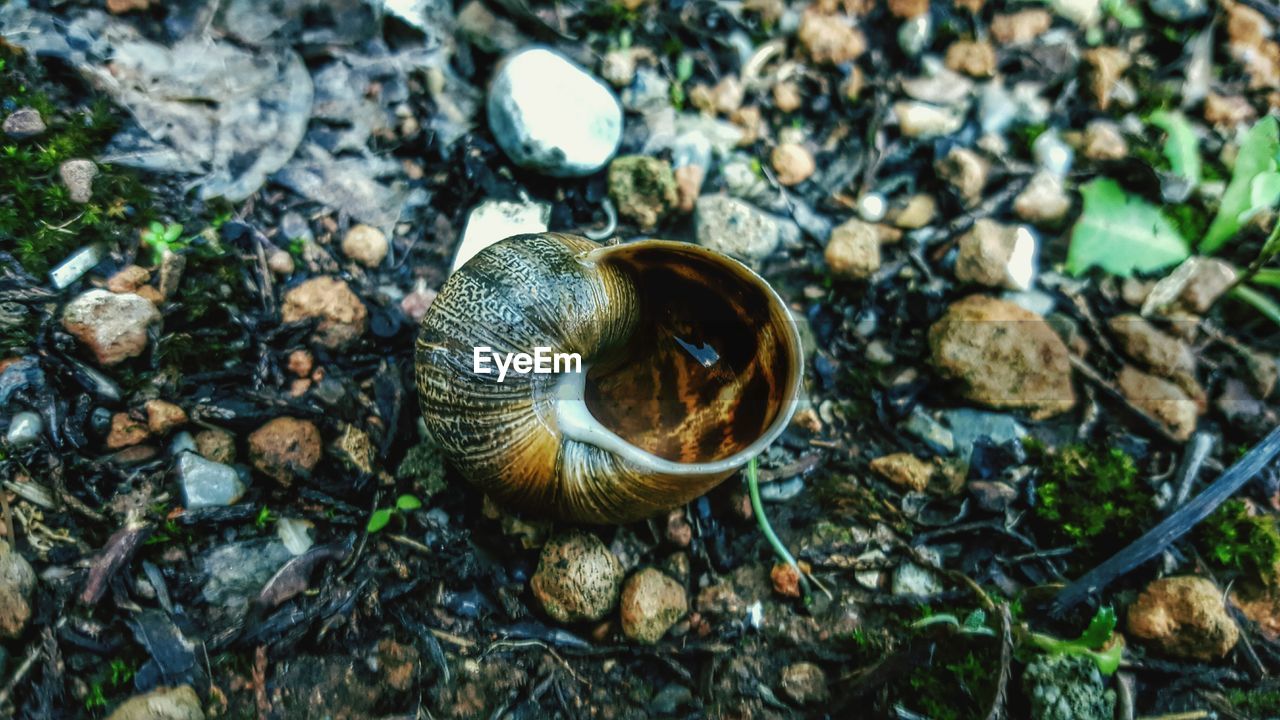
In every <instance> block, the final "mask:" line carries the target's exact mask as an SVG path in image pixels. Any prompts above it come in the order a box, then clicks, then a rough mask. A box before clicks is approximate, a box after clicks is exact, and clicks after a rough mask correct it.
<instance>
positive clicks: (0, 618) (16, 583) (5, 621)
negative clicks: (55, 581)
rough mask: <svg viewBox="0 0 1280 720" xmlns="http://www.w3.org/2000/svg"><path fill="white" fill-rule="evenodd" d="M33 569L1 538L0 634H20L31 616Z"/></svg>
mask: <svg viewBox="0 0 1280 720" xmlns="http://www.w3.org/2000/svg"><path fill="white" fill-rule="evenodd" d="M35 588H36V572H35V570H32V569H31V563H29V562H27V560H26V558H24V557H22V555H21V554H20V553H18V551H17V550H14V549H13V548H11V547H9V543H7V542H4V541H3V540H0V637H4V638H9V639H12V638H16V637H20V636H21V635H22V632H23V630H25V629H26V627H27V622H29V621H30V620H31V593H32V592H34V591H35Z"/></svg>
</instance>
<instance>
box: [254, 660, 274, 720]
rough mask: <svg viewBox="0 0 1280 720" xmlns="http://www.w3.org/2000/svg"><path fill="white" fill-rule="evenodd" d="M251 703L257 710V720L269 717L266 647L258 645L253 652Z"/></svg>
mask: <svg viewBox="0 0 1280 720" xmlns="http://www.w3.org/2000/svg"><path fill="white" fill-rule="evenodd" d="M253 701H254V704H255V705H256V706H257V708H258V720H267V719H268V718H270V717H271V698H270V697H269V696H268V695H267V646H266V645H259V646H258V647H257V649H256V650H254V652H253Z"/></svg>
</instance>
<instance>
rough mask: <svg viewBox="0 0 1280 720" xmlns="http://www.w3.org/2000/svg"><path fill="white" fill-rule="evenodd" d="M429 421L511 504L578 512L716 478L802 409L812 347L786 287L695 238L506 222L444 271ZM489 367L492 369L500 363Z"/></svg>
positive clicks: (426, 395)
mask: <svg viewBox="0 0 1280 720" xmlns="http://www.w3.org/2000/svg"><path fill="white" fill-rule="evenodd" d="M476 348H490V349H491V351H490V352H492V353H498V354H505V353H529V354H533V353H534V352H535V349H537V348H546V349H547V350H548V351H549V352H550V353H577V354H578V355H579V356H580V357H581V368H580V371H578V372H559V373H541V374H540V373H534V372H529V373H523V374H516V373H511V374H508V375H507V376H506V377H505V379H504V380H503V382H498V379H497V373H495V372H490V373H477V372H476V371H475V370H476V365H475V359H476V356H475V352H476ZM416 362H417V380H418V394H419V398H420V400H421V403H422V411H423V415H424V418H425V421H426V425H427V428H428V430H429V432H430V434H431V436H432V437H433V438H434V439H435V441H436V443H437V444H439V446H440V447H441V449H442V450H443V452H444V454H445V456H446V457H447V458H448V459H449V460H450V461H451V462H452V463H453V464H454V466H455V467H456V468H457V469H458V470H459V471H460V472H461V473H462V474H463V475H464V476H465V477H466V478H468V479H469V480H470V481H471V482H472V483H473V484H475V485H476V486H478V487H479V488H480V489H482V490H483V491H484V492H485V493H488V494H489V496H490V497H492V498H493V499H494V500H496V501H498V503H499V504H501V505H504V506H506V507H509V508H512V509H516V510H522V511H528V512H531V513H534V514H538V515H543V516H550V517H553V518H558V519H563V520H570V521H576V522H595V523H618V522H629V521H632V520H637V519H641V518H645V517H648V516H651V515H653V514H655V513H657V512H659V511H662V510H665V509H669V508H672V507H675V506H678V505H680V504H683V503H686V502H688V501H690V500H692V499H694V498H697V497H698V496H700V495H702V494H704V493H706V492H707V491H708V490H710V489H711V488H713V487H715V486H716V485H717V484H719V483H720V482H721V481H722V480H724V479H725V478H727V477H728V476H729V475H731V474H733V472H734V471H736V470H737V469H738V468H740V467H742V466H743V465H745V464H746V463H747V461H748V460H749V459H750V458H751V457H752V456H754V455H756V454H758V453H759V452H761V451H762V450H763V449H764V448H765V447H766V446H767V445H768V444H769V443H770V442H772V441H773V440H774V439H775V438H776V437H777V436H778V435H779V434H780V433H781V432H782V431H783V430H784V429H785V428H786V426H787V424H788V423H789V422H790V419H791V415H792V412H793V411H794V406H795V400H796V398H797V396H798V393H799V392H800V384H801V373H802V355H801V349H800V337H799V334H798V333H797V331H796V327H795V324H794V322H793V320H792V318H791V316H790V313H789V312H788V311H787V308H786V307H785V306H784V305H783V303H782V301H781V300H780V299H779V298H778V296H777V294H776V293H775V292H774V291H773V289H772V288H770V287H769V285H768V284H767V283H766V282H765V281H764V280H763V279H761V278H760V277H759V276H758V275H756V274H755V273H753V272H752V271H751V270H750V269H748V268H747V267H746V266H744V265H742V264H741V263H739V262H737V261H736V260H732V259H730V258H728V257H725V256H724V255H720V254H719V253H716V252H713V251H711V250H707V249H706V248H703V247H700V246H697V245H692V244H689V243H682V242H673V241H667V240H642V241H638V242H632V243H626V244H621V245H611V246H600V245H597V244H596V243H593V242H591V241H589V240H586V239H585V238H581V237H577V236H573V235H561V234H556V233H543V234H538V235H517V236H515V237H511V238H507V239H506V240H503V241H501V242H499V243H497V244H495V245H493V246H491V247H489V248H487V249H485V250H484V251H482V252H481V253H479V254H478V255H476V256H475V257H474V258H472V259H471V260H470V261H469V262H468V263H467V264H466V265H464V266H463V267H462V268H460V269H459V270H458V271H457V272H455V273H454V274H453V275H452V276H451V277H450V278H449V280H448V281H447V282H446V283H445V284H444V287H443V288H441V290H440V293H439V295H437V297H436V299H435V301H434V302H432V304H431V308H430V310H429V311H428V312H427V315H426V317H424V318H423V320H422V328H421V331H420V333H419V336H418V342H417V361H416ZM489 369H492V367H490V368H489Z"/></svg>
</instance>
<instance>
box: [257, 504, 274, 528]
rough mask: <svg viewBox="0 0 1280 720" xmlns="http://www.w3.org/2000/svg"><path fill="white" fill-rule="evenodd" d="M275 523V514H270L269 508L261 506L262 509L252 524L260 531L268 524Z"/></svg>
mask: <svg viewBox="0 0 1280 720" xmlns="http://www.w3.org/2000/svg"><path fill="white" fill-rule="evenodd" d="M275 521H276V514H275V513H273V512H271V508H269V507H267V506H266V505H263V506H262V509H261V510H259V511H258V517H257V518H255V519H254V521H253V524H254V525H256V526H258V528H259V529H262V528H265V527H266V526H267V524H268V523H273V522H275Z"/></svg>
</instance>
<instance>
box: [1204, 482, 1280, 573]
mask: <svg viewBox="0 0 1280 720" xmlns="http://www.w3.org/2000/svg"><path fill="white" fill-rule="evenodd" d="M1196 545H1197V547H1198V548H1199V550H1200V552H1201V553H1203V554H1204V555H1205V557H1206V558H1207V559H1208V560H1209V561H1210V562H1213V563H1216V564H1217V565H1218V566H1219V567H1221V568H1225V569H1227V570H1232V571H1235V572H1239V573H1242V574H1244V575H1246V576H1248V577H1249V578H1252V579H1256V580H1260V581H1262V582H1263V583H1264V584H1266V585H1271V584H1274V583H1275V582H1276V581H1277V579H1280V577H1278V576H1280V529H1278V528H1277V526H1276V519H1275V518H1274V517H1272V516H1269V515H1250V514H1249V506H1248V505H1247V504H1246V503H1245V502H1244V501H1243V500H1228V501H1227V502H1225V503H1223V504H1222V506H1221V507H1219V508H1218V509H1217V510H1216V511H1214V513H1213V514H1212V515H1210V516H1209V517H1208V518H1207V519H1206V520H1205V521H1204V522H1203V523H1201V524H1200V527H1199V528H1198V532H1197V535H1196Z"/></svg>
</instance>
